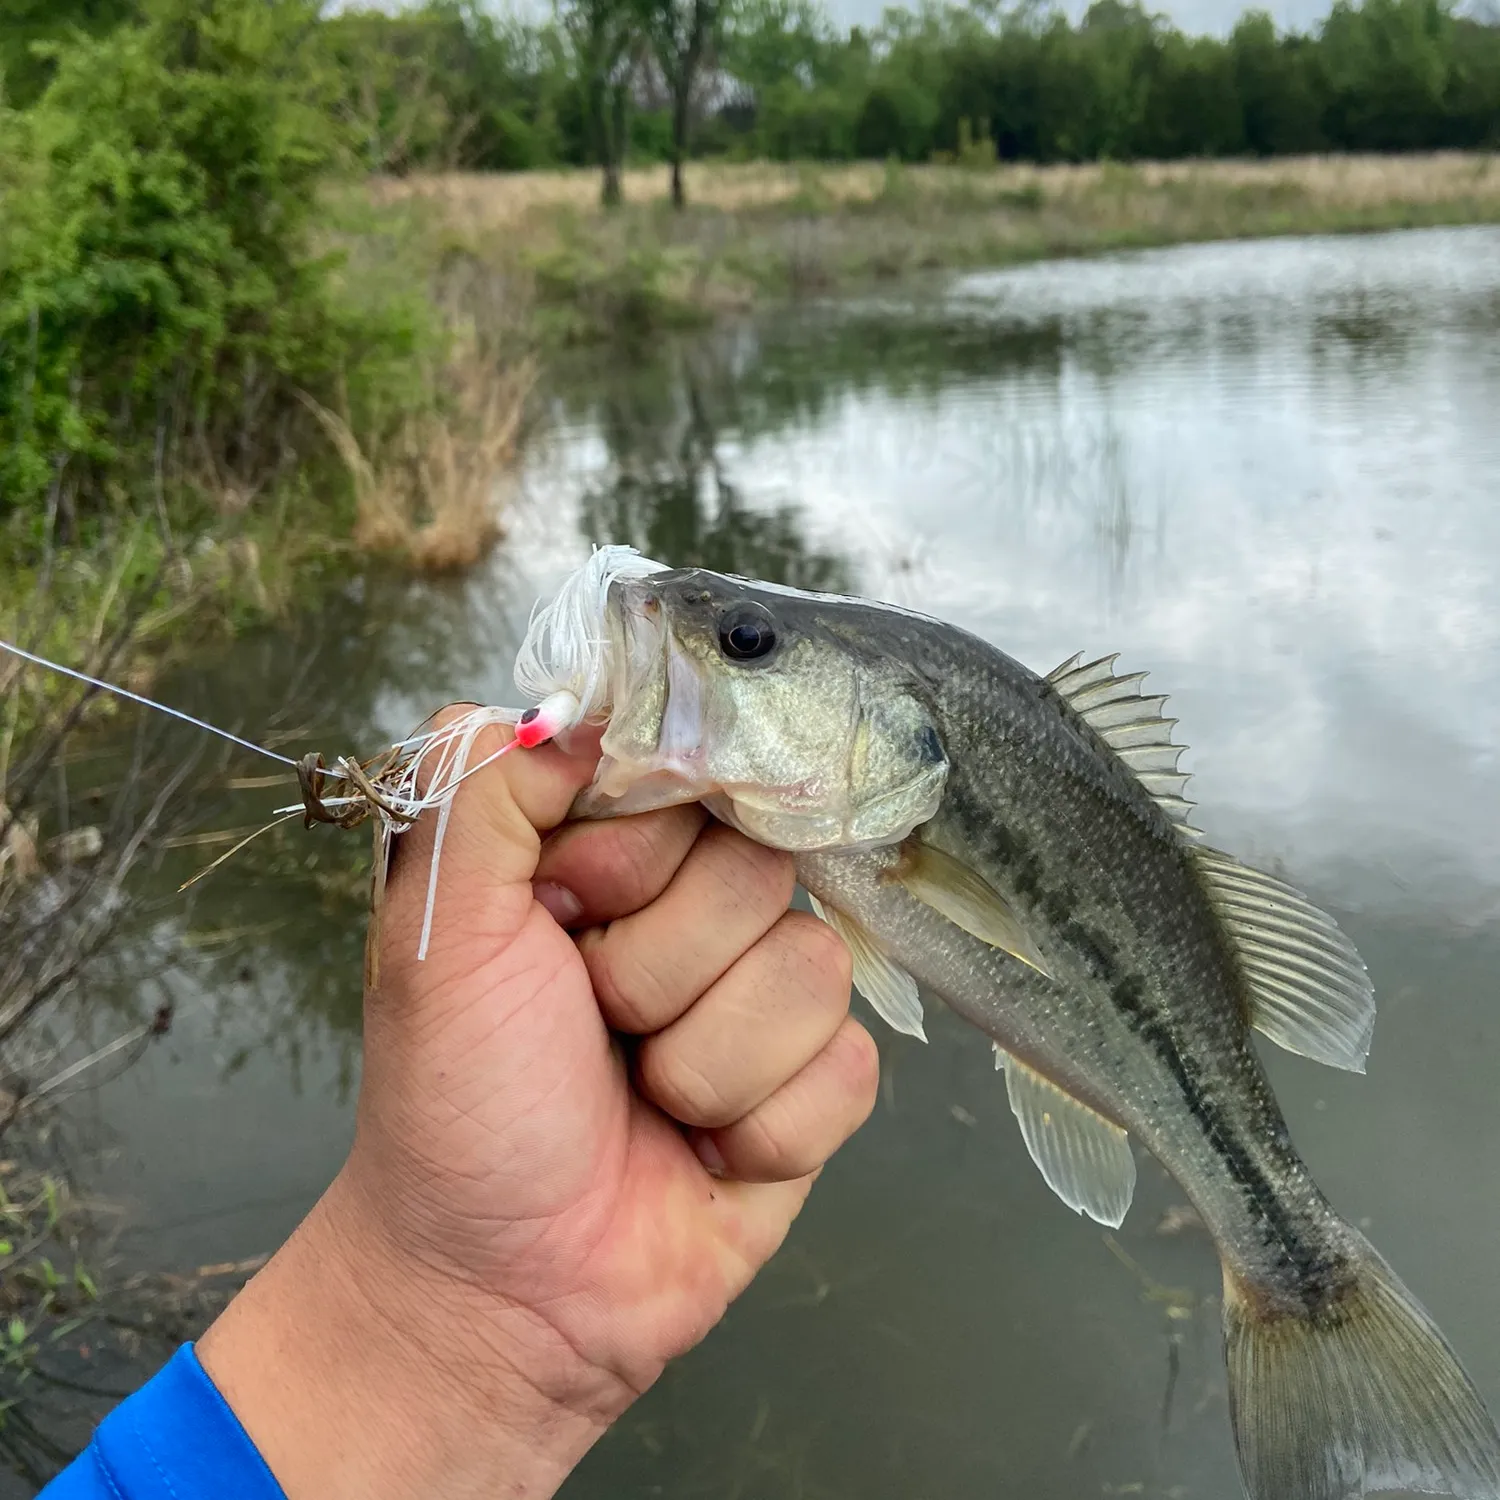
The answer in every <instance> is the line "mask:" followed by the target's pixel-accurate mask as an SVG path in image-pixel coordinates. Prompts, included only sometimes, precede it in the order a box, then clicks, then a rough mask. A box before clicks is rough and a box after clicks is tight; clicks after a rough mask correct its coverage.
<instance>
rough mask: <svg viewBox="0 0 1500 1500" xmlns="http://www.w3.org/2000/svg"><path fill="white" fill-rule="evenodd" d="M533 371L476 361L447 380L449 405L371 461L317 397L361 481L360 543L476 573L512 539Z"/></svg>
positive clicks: (410, 560)
mask: <svg viewBox="0 0 1500 1500" xmlns="http://www.w3.org/2000/svg"><path fill="white" fill-rule="evenodd" d="M533 380H534V367H533V365H532V364H531V363H530V362H529V361H526V362H522V363H520V364H514V365H511V366H509V367H500V366H497V365H492V364H491V363H490V362H488V361H487V360H484V359H482V358H480V357H479V356H478V355H477V354H470V355H467V356H464V357H463V358H461V359H459V360H457V361H455V362H454V363H453V364H452V365H451V366H450V367H449V369H448V370H447V372H446V373H445V382H444V383H445V387H446V391H447V399H446V400H445V401H444V402H443V404H442V406H441V408H440V409H439V410H437V411H434V412H431V413H428V414H426V415H424V416H422V417H420V418H414V419H412V420H411V421H408V422H407V423H405V424H404V425H403V426H402V427H401V429H400V430H399V432H398V433H397V434H396V436H395V437H394V438H393V439H392V440H391V441H390V442H389V443H387V444H385V445H383V446H382V447H381V448H379V449H378V450H375V451H373V452H371V453H369V454H366V453H365V452H364V450H363V449H362V448H361V447H360V444H359V442H358V440H357V439H356V438H355V436H354V433H353V432H352V431H351V430H350V428H349V424H348V422H347V421H346V420H345V419H344V418H343V417H342V416H340V415H339V414H338V413H336V412H333V411H330V410H329V409H328V408H327V407H325V406H321V405H319V404H318V403H317V402H315V401H313V400H312V399H311V398H306V399H307V404H308V406H309V407H310V409H311V410H312V411H313V413H314V415H316V417H317V418H318V420H319V422H321V423H322V425H323V428H324V430H325V431H326V432H327V434H328V436H329V439H330V441H331V442H332V443H333V445H334V447H335V448H336V449H337V450H338V453H339V456H340V458H342V459H343V461H344V464H345V465H346V467H347V468H348V470H349V474H350V477H351V478H352V480H353V482H354V490H355V500H356V507H357V508H356V516H355V525H354V544H355V546H356V547H358V548H359V549H360V550H362V551H366V552H373V553H380V554H383V555H387V556H394V557H398V558H400V559H401V560H402V561H403V562H405V563H406V564H407V565H408V566H410V567H413V568H416V569H417V570H418V571H421V572H425V573H443V572H455V571H458V570H460V569H463V568H467V567H470V566H472V564H474V563H475V562H477V561H478V560H479V559H480V558H481V557H482V556H484V554H485V553H486V552H488V551H489V549H490V548H491V547H492V546H493V545H494V544H495V542H496V541H498V540H499V538H500V537H501V536H502V535H503V533H504V527H503V524H502V521H501V515H500V512H501V508H502V507H501V492H502V486H503V484H504V482H505V478H506V476H507V474H508V473H509V471H510V469H511V466H512V462H513V460H514V458H515V453H516V445H517V442H518V440H519V437H520V433H521V423H522V418H523V416H524V413H525V409H526V400H527V396H528V395H529V393H530V390H531V386H532V383H533Z"/></svg>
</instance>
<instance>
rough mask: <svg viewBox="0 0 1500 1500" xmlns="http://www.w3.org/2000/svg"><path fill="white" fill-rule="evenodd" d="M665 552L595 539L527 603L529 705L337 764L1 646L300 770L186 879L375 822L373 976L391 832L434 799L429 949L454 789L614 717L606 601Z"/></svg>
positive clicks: (523, 675)
mask: <svg viewBox="0 0 1500 1500" xmlns="http://www.w3.org/2000/svg"><path fill="white" fill-rule="evenodd" d="M661 566H662V565H661V564H660V563H655V562H652V561H650V560H649V559H647V558H644V557H642V556H641V555H640V554H639V553H638V552H636V551H635V549H634V548H632V547H618V546H611V547H600V548H598V549H596V550H595V552H594V553H593V555H592V556H591V557H590V558H589V560H588V561H587V562H586V563H585V564H584V565H583V566H582V567H581V568H579V569H578V570H577V571H576V572H574V573H573V574H571V575H570V576H569V577H568V578H567V579H565V580H564V582H563V584H562V585H561V587H560V588H559V589H558V591H557V593H556V595H555V596H554V597H553V599H552V600H551V602H550V603H548V604H545V605H541V604H538V606H537V608H536V609H535V610H533V611H532V616H531V620H530V623H529V625H528V627H527V631H526V636H525V639H524V641H523V642H522V644H521V649H520V651H519V652H518V653H517V656H516V668H515V675H516V681H517V683H518V685H519V686H520V688H521V690H522V692H523V693H525V694H526V695H528V696H530V697H533V698H536V699H539V700H540V701H539V702H537V703H536V704H535V706H534V707H532V708H528V709H524V710H521V709H512V708H495V707H481V706H475V707H472V708H469V709H467V710H466V711H465V712H463V713H461V714H459V715H457V716H456V717H455V718H453V719H451V720H449V721H448V722H447V723H446V724H443V725H441V726H440V727H438V728H436V729H424V730H421V731H419V732H418V733H416V734H413V735H410V736H409V737H408V738H406V739H404V740H400V741H398V742H397V743H396V744H394V745H390V746H388V747H387V748H386V749H385V750H383V751H381V752H380V753H379V754H378V755H376V756H374V757H372V758H371V759H369V760H364V761H360V760H355V759H354V758H353V757H351V756H339V757H338V758H337V760H335V761H334V763H333V764H332V765H330V764H329V763H328V762H327V760H326V759H325V758H324V757H323V755H322V754H320V753H317V752H313V753H311V754H308V755H304V756H303V757H302V758H301V759H300V760H294V759H292V757H291V756H288V755H281V754H279V753H278V752H276V751H274V750H269V749H267V748H266V747H265V746H264V745H257V744H256V743H255V742H254V741H253V740H246V739H241V738H240V737H239V736H238V735H235V734H231V733H230V732H229V731H228V730H225V729H220V728H219V727H218V726H216V725H214V724H209V723H206V722H205V721H204V720H202V719H196V718H194V717H193V716H192V715H191V714H186V713H183V712H182V711H181V710H180V709H176V708H172V707H170V706H168V705H167V704H164V703H158V702H156V701H155V700H154V699H151V698H146V697H143V696H142V695H141V694H139V693H133V692H130V691H129V690H128V689H125V688H120V687H116V686H115V685H114V684H112V683H108V682H104V681H102V680H101V679H99V678H96V677H91V676H89V675H88V674H87V673H85V672H80V671H77V670H75V669H74V668H72V667H64V666H61V665H60V664H58V663H57V662H53V661H49V660H47V659H46V658H45V657H41V656H36V655H33V654H32V653H31V652H29V651H23V650H22V649H21V648H20V647H19V646H12V645H9V644H7V643H6V642H4V641H0V649H3V650H5V651H8V652H10V653H11V654H12V655H14V656H17V657H19V658H21V659H22V660H23V661H27V662H30V663H32V664H33V665H35V666H40V667H45V668H47V669H48V670H50V671H53V672H58V673H60V674H62V675H63V676H65V677H70V678H72V679H74V680H75V681H78V682H82V683H84V684H86V685H87V686H88V687H90V688H92V689H95V690H98V691H103V692H107V693H112V694H114V695H115V696H117V697H121V698H126V699H128V700H130V701H131V702H133V703H137V704H139V705H141V706H142V707H144V708H149V709H152V710H154V711H156V712H158V713H164V714H167V715H169V716H170V717H171V718H174V719H178V720H181V721H182V722H183V723H186V724H189V725H191V726H193V727H194V728H195V729H199V730H202V731H204V732H205V733H207V734H213V735H217V736H218V737H219V738H221V739H225V740H228V741H229V742H230V743H231V744H234V745H237V746H239V747H240V748H241V749H243V750H251V751H253V752H254V753H255V754H257V755H262V756H265V757H266V758H267V759H270V760H273V761H276V762H277V763H278V764H280V765H283V766H286V767H288V768H290V770H291V771H293V772H294V773H295V774H296V777H297V785H298V790H299V791H300V793H301V801H300V802H298V803H296V804H293V805H291V806H287V807H279V808H277V809H276V810H275V816H274V817H273V819H272V821H271V822H269V823H267V824H265V825H264V826H263V827H261V828H258V829H256V830H255V832H254V833H251V834H250V835H248V836H247V837H246V838H243V839H241V840H240V841H239V842H238V843H237V844H235V845H234V846H233V847H232V848H230V849H229V850H227V851H226V852H225V853H223V854H221V855H220V856H219V857H218V858H217V859H215V860H214V861H213V862H212V863H211V864H209V865H207V866H205V867H204V868H203V869H202V870H200V871H199V872H198V873H197V874H196V875H194V876H193V877H192V878H191V879H190V880H187V881H185V882H184V883H183V884H182V886H181V887H179V889H180V890H186V889H187V888H188V886H190V885H192V884H194V883H195V882H196V881H199V880H201V879H202V878H203V877H204V876H205V875H207V874H209V873H210V872H211V871H213V870H215V869H217V868H218V867H219V866H220V865H222V864H223V863H224V862H225V861H226V860H228V859H231V858H233V856H234V855H236V854H238V853H239V851H240V850H241V849H243V848H244V847H245V845H246V844H248V843H250V842H251V841H252V840H253V839H257V838H259V837H260V835H261V834H263V833H267V832H269V831H270V830H271V829H273V828H278V827H280V826H281V825H282V824H283V823H286V822H290V821H291V820H292V819H293V818H296V817H299V816H300V817H301V818H302V820H303V826H304V827H307V828H311V827H312V826H313V825H314V824H315V823H327V824H330V825H332V826H333V827H335V828H358V827H360V826H361V825H362V824H364V823H366V822H370V823H371V824H372V831H373V859H372V868H371V878H370V924H369V933H368V936H367V939H366V947H365V978H366V982H367V983H368V984H372V985H373V984H374V983H375V980H376V978H377V977H378V976H377V968H376V966H377V954H378V951H379V927H380V914H381V909H382V907H383V904H384V897H385V879H386V871H387V868H388V866H389V862H390V850H391V841H392V839H393V838H394V837H395V836H396V835H397V834H400V833H403V832H405V831H406V829H408V828H410V827H411V826H412V825H413V824H414V823H415V822H416V821H417V819H418V818H419V817H420V816H421V814H422V813H424V812H427V811H430V810H436V812H437V815H438V816H437V826H436V829H435V832H434V836H433V848H432V862H431V867H430V871H429V875H428V883H427V903H426V910H425V912H424V914H423V919H422V935H421V938H420V941H419V943H418V947H417V957H418V959H419V960H420V959H424V958H426V956H427V949H428V945H429V943H430V941H431V937H432V917H433V909H434V905H435V902H436V898H437V874H438V862H439V859H440V857H441V854H442V848H443V840H444V837H445V835H446V833H447V828H448V818H449V814H450V812H451V810H452V805H453V798H454V797H455V796H456V795H457V793H458V789H459V787H460V786H462V785H463V783H464V782H465V781H467V780H468V778H469V777H470V776H473V775H475V774H476V773H477V772H479V771H482V770H483V769H484V768H485V767H486V766H488V765H490V764H491V763H492V762H494V761H496V760H498V759H499V758H500V757H501V756H502V755H506V754H508V753H509V752H510V751H512V750H515V749H522V750H530V749H533V748H535V747H536V746H538V745H542V744H545V743H546V742H547V741H548V740H550V739H553V738H554V737H555V736H557V735H559V734H561V733H563V731H565V730H567V729H571V728H574V727H575V726H577V725H579V724H582V723H585V722H588V723H599V722H602V721H603V720H604V719H605V718H607V716H608V710H609V703H608V668H609V660H608V652H609V645H608V641H607V638H606V635H605V630H604V619H605V605H606V600H607V597H608V593H609V589H610V586H611V584H612V583H613V582H614V581H615V580H616V579H618V578H624V577H642V576H645V575H646V574H648V573H653V572H657V571H658V570H659V569H660V568H661ZM500 724H505V725H510V726H513V727H514V730H515V734H514V737H513V738H512V739H510V740H508V741H506V743H505V744H504V745H502V746H501V747H500V749H498V750H496V751H494V752H492V753H491V754H490V755H487V756H486V757H485V758H484V759H483V760H481V761H479V762H478V763H477V764H475V765H472V766H471V765H470V764H469V754H470V751H471V750H472V748H473V744H474V740H475V739H476V737H477V736H478V735H479V734H480V732H481V731H482V730H484V729H486V728H488V727H490V726H491V725H500Z"/></svg>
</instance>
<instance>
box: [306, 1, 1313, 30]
mask: <svg viewBox="0 0 1500 1500" xmlns="http://www.w3.org/2000/svg"><path fill="white" fill-rule="evenodd" d="M401 3H402V0H333V4H332V5H331V6H330V8H331V9H335V10H338V9H343V8H345V6H346V5H353V4H358V5H360V6H369V5H372V4H375V5H379V6H380V7H381V8H382V9H389V10H397V9H400V8H401ZM491 3H492V4H493V5H494V6H495V7H496V8H497V9H505V8H512V9H515V10H518V11H520V12H522V13H523V14H530V15H538V16H540V15H543V14H545V13H546V11H547V9H548V0H491ZM889 3H891V0H823V6H824V8H825V9H826V10H827V12H828V14H829V15H830V16H831V17H832V18H833V20H834V22H835V23H836V24H837V25H839V26H841V27H844V26H855V25H860V26H870V25H873V24H874V23H875V22H877V21H879V19H880V14H881V12H882V11H883V10H884V9H885V8H886V6H887V5H888V4H889ZM901 3H903V4H906V5H909V6H912V7H915V5H917V4H918V3H920V0H901ZM1059 3H1061V5H1062V7H1063V9H1064V10H1065V11H1067V13H1068V14H1069V15H1070V16H1073V17H1074V18H1075V19H1076V18H1077V17H1079V16H1081V15H1082V14H1083V12H1084V11H1085V10H1087V9H1088V3H1089V0H1059ZM1332 3H1333V0H1145V4H1146V7H1147V9H1149V10H1152V11H1155V12H1157V13H1159V14H1162V15H1165V16H1167V17H1168V19H1170V20H1171V21H1172V23H1173V24H1174V25H1175V26H1177V27H1178V29H1179V30H1182V31H1186V32H1190V33H1194V34H1204V35H1213V36H1228V35H1229V33H1230V32H1231V31H1232V30H1233V29H1234V23H1235V22H1236V21H1237V20H1238V19H1239V18H1240V16H1241V15H1242V14H1243V13H1244V12H1245V11H1246V10H1249V9H1251V8H1257V9H1260V10H1266V11H1269V12H1270V13H1271V16H1272V18H1273V19H1274V20H1275V22H1276V24H1277V25H1278V26H1279V27H1281V28H1282V29H1283V30H1298V31H1307V30H1310V29H1311V28H1312V27H1313V26H1315V25H1316V24H1317V22H1319V21H1320V20H1321V19H1322V18H1323V17H1324V16H1325V15H1327V14H1328V11H1329V8H1330V7H1331V5H1332Z"/></svg>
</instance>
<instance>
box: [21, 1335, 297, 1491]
mask: <svg viewBox="0 0 1500 1500" xmlns="http://www.w3.org/2000/svg"><path fill="white" fill-rule="evenodd" d="M231 1496H232V1497H233V1500H286V1496H285V1495H284V1494H283V1493H282V1489H281V1486H280V1485H279V1484H277V1483H276V1480H275V1478H274V1476H273V1475H272V1473H271V1471H270V1470H269V1469H268V1468H267V1467H266V1464H265V1460H264V1459H263V1458H261V1456H260V1454H259V1453H257V1452H256V1451H255V1445H254V1444H253V1443H252V1442H251V1441H250V1438H249V1436H248V1435H247V1433H246V1432H245V1429H244V1428H243V1427H241V1426H240V1424H239V1419H238V1418H237V1417H236V1416H235V1414H234V1413H233V1412H232V1411H230V1409H229V1406H228V1404H227V1403H226V1402H225V1400H224V1398H223V1397H222V1396H221V1395H220V1394H219V1392H218V1388H217V1387H216V1386H215V1385H214V1383H213V1381H211V1380H210V1379H209V1378H208V1376H207V1375H206V1374H205V1373H204V1370H203V1366H202V1365H200V1364H199V1363H198V1356H197V1355H196V1354H195V1353H194V1352H193V1346H192V1345H191V1344H184V1345H183V1346H182V1348H180V1349H179V1350H178V1351H177V1353H176V1354H174V1355H173V1356H172V1358H171V1359H170V1360H168V1361H167V1363H166V1364H165V1365H164V1366H163V1367H162V1369H161V1370H160V1371H159V1372H158V1373H157V1374H156V1375H154V1376H153V1377H152V1378H151V1379H150V1380H149V1381H147V1382H146V1384H145V1385H143V1386H142V1387H141V1388H140V1390H138V1391H137V1392H136V1393H135V1394H134V1395H133V1396H127V1397H126V1398H125V1400H124V1401H122V1402H121V1403H120V1404H119V1405H118V1406H117V1407H116V1408H115V1409H114V1410H113V1411H112V1412H111V1413H110V1414H109V1415H108V1416H107V1417H106V1418H105V1419H104V1420H103V1421H102V1422H101V1423H100V1424H99V1426H98V1429H97V1430H96V1431H95V1433H94V1440H93V1442H91V1443H90V1444H89V1446H88V1447H87V1448H86V1449H84V1451H83V1453H82V1454H80V1455H79V1457H78V1458H77V1459H76V1460H75V1461H74V1463H73V1464H72V1465H71V1466H70V1467H69V1468H67V1469H65V1470H64V1471H63V1472H62V1473H61V1474H59V1475H58V1477H57V1478H56V1479H54V1480H53V1481H52V1483H51V1484H49V1485H48V1486H47V1488H46V1489H44V1490H43V1491H42V1493H41V1496H40V1497H39V1500H220V1497H225V1500H228V1497H231Z"/></svg>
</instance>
